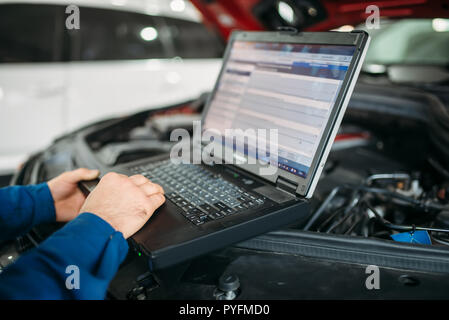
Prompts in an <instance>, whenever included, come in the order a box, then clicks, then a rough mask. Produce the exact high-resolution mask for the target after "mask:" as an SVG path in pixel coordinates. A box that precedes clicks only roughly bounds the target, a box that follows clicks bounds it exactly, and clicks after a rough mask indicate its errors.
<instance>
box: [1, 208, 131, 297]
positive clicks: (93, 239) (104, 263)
mask: <svg viewBox="0 0 449 320" xmlns="http://www.w3.org/2000/svg"><path fill="white" fill-rule="evenodd" d="M127 252H128V243H127V242H126V240H125V239H124V238H123V235H122V233H121V232H117V231H115V230H114V229H113V228H112V227H111V225H110V224H109V223H107V222H106V221H104V220H103V219H101V218H100V217H98V216H96V215H94V214H91V213H83V214H81V215H79V216H78V217H77V218H76V219H74V220H72V221H71V222H69V223H68V224H66V225H65V226H64V227H63V228H61V229H60V230H58V231H57V232H55V233H54V234H53V235H52V236H50V237H49V238H48V239H47V240H45V241H44V242H42V243H41V245H40V246H39V247H37V248H35V249H33V250H31V251H30V252H28V253H26V254H24V255H23V256H21V257H20V258H19V259H18V260H17V261H16V262H15V263H13V264H12V265H10V266H8V267H7V268H6V269H5V270H4V271H3V272H2V273H1V274H0V299H104V298H105V295H106V291H107V288H108V285H109V282H110V281H111V280H112V278H113V277H114V275H115V273H116V272H117V270H118V267H119V265H120V263H121V262H122V261H123V260H124V259H125V257H126V254H127Z"/></svg>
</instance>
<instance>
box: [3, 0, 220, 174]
mask: <svg viewBox="0 0 449 320" xmlns="http://www.w3.org/2000/svg"><path fill="white" fill-rule="evenodd" d="M69 5H76V6H77V7H78V8H79V13H80V21H79V22H80V24H79V27H80V28H79V29H78V30H77V29H71V30H69V29H68V28H67V27H66V20H67V19H68V18H69V17H70V16H71V14H73V12H74V11H70V10H68V12H67V13H66V9H67V7H68V6H69ZM71 21H72V22H73V20H71ZM221 41H222V40H221V39H220V38H219V37H218V36H217V35H215V34H214V33H213V32H212V31H211V30H208V29H207V28H206V27H205V26H204V25H203V24H202V23H201V15H200V13H199V12H198V11H197V10H196V9H195V7H194V6H193V5H192V4H191V3H190V2H187V1H185V0H171V1H170V0H162V1H155V0H152V1H150V0H102V1H101V0H69V1H65V0H47V1H41V0H32V1H31V0H28V1H22V0H20V1H5V0H0V141H1V143H0V175H2V174H3V175H4V174H8V173H10V172H13V171H14V170H15V169H16V168H17V166H18V165H19V164H20V163H21V162H22V161H23V160H24V159H26V157H27V156H29V154H30V153H32V152H33V151H35V150H38V149H41V148H43V147H45V146H46V145H47V144H49V143H50V142H51V141H52V140H53V139H54V138H55V137H56V136H58V135H60V134H63V133H64V132H67V131H71V130H73V129H74V128H76V127H79V126H81V125H84V124H87V123H89V122H92V121H95V120H101V119H102V118H108V117H111V116H117V115H123V114H127V113H130V112H136V111H138V110H140V109H151V107H153V106H154V107H160V106H163V105H168V104H172V103H177V102H180V101H186V100H189V99H194V98H196V97H198V96H199V95H200V94H201V93H203V92H205V91H209V90H211V89H212V86H213V84H214V82H215V79H216V77H217V75H218V72H219V69H220V65H221V59H220V58H221V55H222V50H223V43H222V42H221Z"/></svg>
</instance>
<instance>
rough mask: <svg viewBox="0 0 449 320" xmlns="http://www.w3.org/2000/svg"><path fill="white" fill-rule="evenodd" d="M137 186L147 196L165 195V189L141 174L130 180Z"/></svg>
mask: <svg viewBox="0 0 449 320" xmlns="http://www.w3.org/2000/svg"><path fill="white" fill-rule="evenodd" d="M129 179H130V180H131V181H132V182H133V183H134V184H135V185H136V186H138V187H139V188H140V189H141V190H142V191H143V192H144V193H145V195H147V196H150V195H152V194H155V193H162V194H163V193H164V189H162V187H161V186H160V185H158V184H156V183H153V182H151V181H150V180H148V179H147V178H145V177H144V176H143V175H141V174H137V175H134V176H131V177H130V178H129Z"/></svg>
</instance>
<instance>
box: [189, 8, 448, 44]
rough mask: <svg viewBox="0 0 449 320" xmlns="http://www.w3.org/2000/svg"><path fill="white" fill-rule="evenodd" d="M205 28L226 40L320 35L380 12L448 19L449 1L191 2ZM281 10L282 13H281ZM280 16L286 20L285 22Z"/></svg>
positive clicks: (391, 15) (392, 16)
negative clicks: (285, 31) (289, 31)
mask: <svg viewBox="0 0 449 320" xmlns="http://www.w3.org/2000/svg"><path fill="white" fill-rule="evenodd" d="M191 2H192V3H193V4H194V5H195V6H196V7H197V8H198V9H199V10H200V12H201V13H202V14H203V17H204V20H205V22H206V24H208V25H210V26H212V27H214V28H216V29H218V30H219V32H220V33H221V34H222V35H223V36H224V37H225V38H227V37H228V36H229V34H230V33H231V32H232V30H235V29H238V30H274V29H276V28H277V27H280V26H293V27H296V28H297V29H299V30H307V31H323V30H330V29H334V28H338V27H340V26H343V25H358V24H360V23H362V22H364V21H366V19H367V18H369V17H370V16H371V15H372V14H373V13H374V12H373V11H372V7H370V8H368V9H367V7H368V6H372V5H375V6H377V7H378V8H379V16H380V17H381V18H389V19H400V18H447V17H449V1H448V0H384V1H354V0H282V1H278V0H244V1H242V0H191ZM282 9H283V11H284V12H281V11H282ZM283 13H284V14H283ZM282 15H283V16H284V18H285V17H287V21H288V20H290V23H289V22H287V21H286V20H285V19H284V18H283V17H282Z"/></svg>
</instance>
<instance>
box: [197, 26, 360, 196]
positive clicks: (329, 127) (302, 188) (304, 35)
mask: <svg viewBox="0 0 449 320" xmlns="http://www.w3.org/2000/svg"><path fill="white" fill-rule="evenodd" d="M368 38H369V36H368V34H367V33H366V32H364V31H356V32H331V31H329V32H299V33H296V32H283V31H279V32H242V31H234V32H233V33H232V35H231V37H230V39H229V42H228V45H227V48H226V51H225V54H224V58H223V64H222V68H221V70H220V73H219V75H218V78H217V81H216V83H215V86H214V89H213V91H212V93H211V94H210V95H209V98H208V100H207V102H206V105H205V108H204V111H203V114H202V120H201V122H202V128H204V121H205V118H206V115H207V113H208V111H209V108H210V105H211V102H212V100H213V98H214V96H215V94H216V92H217V89H218V83H219V81H220V79H221V77H222V75H223V72H224V69H225V66H226V64H227V62H228V59H229V56H230V52H231V48H232V47H233V44H234V42H235V41H252V42H275V43H291V44H318V45H320V44H321V45H343V46H345V45H347V46H353V47H355V51H354V55H353V58H352V59H351V62H350V64H349V67H348V70H347V71H346V75H345V78H344V80H343V83H342V86H341V89H340V92H339V93H338V96H337V98H336V100H335V103H334V106H333V107H332V111H331V113H330V115H329V119H328V122H327V124H326V126H325V128H324V130H323V135H322V137H321V139H320V142H319V144H318V147H317V151H316V154H315V156H314V157H313V160H312V163H311V165H310V167H309V171H308V173H307V176H306V177H305V178H303V177H301V176H298V175H295V174H293V173H290V172H288V171H286V170H283V169H280V168H278V167H274V166H273V168H275V170H276V173H275V174H273V175H270V176H265V175H260V174H259V172H260V169H261V168H263V165H262V164H260V163H256V164H248V163H244V164H238V163H234V164H233V165H235V166H237V167H239V168H241V169H243V170H245V171H248V172H250V173H252V174H255V175H257V176H258V177H260V178H262V179H264V180H268V181H270V182H273V183H276V181H277V180H278V178H279V177H282V178H284V179H285V180H287V181H289V182H291V183H294V184H295V185H296V193H297V194H299V195H301V196H306V195H307V194H308V191H309V188H310V186H311V185H312V183H313V181H314V180H315V178H318V177H316V175H317V171H318V168H319V166H322V165H324V162H323V161H324V160H325V159H324V158H325V155H326V150H328V148H329V147H330V144H332V142H333V141H332V139H330V138H331V136H332V133H333V131H334V129H335V126H336V121H337V119H338V118H339V115H340V114H341V112H343V111H344V108H343V106H344V103H346V104H347V101H345V97H346V95H347V94H348V90H349V88H350V87H351V84H352V82H353V81H355V80H356V79H355V77H354V75H356V74H357V72H356V69H357V66H359V64H360V63H361V61H360V59H361V56H362V53H363V52H364V49H365V46H366V44H367V42H368ZM359 69H360V68H359ZM344 107H346V106H344ZM216 147H217V148H218V147H219V148H224V149H226V148H227V147H226V146H222V145H221V144H218V143H217V145H216ZM228 151H229V150H228ZM232 153H233V154H237V155H238V157H239V158H241V157H244V158H245V159H246V160H247V159H248V156H246V155H244V154H242V153H239V152H234V151H232ZM323 159H324V160H323ZM220 160H223V159H220Z"/></svg>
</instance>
